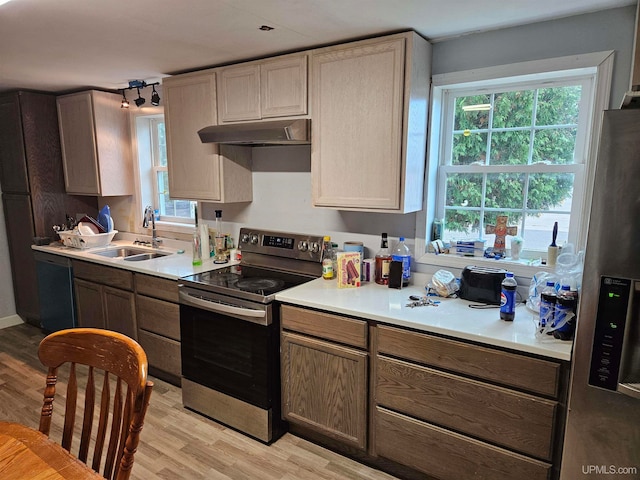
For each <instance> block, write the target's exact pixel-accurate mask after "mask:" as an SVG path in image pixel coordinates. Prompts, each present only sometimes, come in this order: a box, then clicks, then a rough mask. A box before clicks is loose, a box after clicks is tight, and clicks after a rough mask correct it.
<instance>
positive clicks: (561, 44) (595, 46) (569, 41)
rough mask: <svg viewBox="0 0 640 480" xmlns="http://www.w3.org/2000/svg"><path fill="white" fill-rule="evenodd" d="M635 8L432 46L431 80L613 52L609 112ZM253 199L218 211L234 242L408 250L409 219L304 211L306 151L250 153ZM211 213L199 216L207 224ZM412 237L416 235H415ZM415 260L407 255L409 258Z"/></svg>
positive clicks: (624, 80)
mask: <svg viewBox="0 0 640 480" xmlns="http://www.w3.org/2000/svg"><path fill="white" fill-rule="evenodd" d="M634 24H635V7H633V6H632V7H624V8H617V9H612V10H606V11H602V12H598V13H592V14H587V15H579V16H575V17H568V18H563V19H559V20H554V21H549V22H540V23H535V24H530V25H525V26H521V27H517V28H507V29H502V30H496V31H491V32H485V33H477V34H471V35H466V36H462V37H459V38H454V39H450V40H446V41H442V42H438V43H435V44H434V49H433V73H434V74H439V73H450V72H455V71H462V70H469V69H473V68H479V67H487V66H494V65H502V64H508V63H517V62H524V61H530V60H539V59H545V58H553V57H561V56H566V55H572V54H579V53H591V52H599V51H605V50H615V51H616V56H615V62H614V63H615V64H614V78H613V82H614V83H613V89H612V94H611V105H612V107H615V108H617V107H618V106H619V105H620V101H621V100H622V95H623V93H624V92H625V91H626V90H627V89H628V83H629V75H630V63H631V60H630V59H631V51H632V43H633V31H634ZM253 161H254V168H253V170H254V174H253V181H254V190H253V191H254V200H253V202H252V203H249V204H242V205H228V206H224V208H223V219H224V221H225V223H226V228H227V229H228V230H229V231H230V232H231V233H232V234H233V235H234V236H236V238H237V232H238V230H239V228H240V227H241V226H250V227H255V228H265V227H268V228H272V229H275V230H284V231H297V232H302V233H317V234H328V235H331V236H332V238H333V239H334V241H337V243H338V244H342V242H344V241H347V240H361V241H363V242H364V243H365V246H366V247H367V249H368V253H369V254H375V251H376V250H377V249H378V247H379V235H380V233H381V232H388V233H389V235H390V237H392V238H393V240H395V239H397V237H399V236H401V235H403V236H405V237H408V238H409V242H408V243H409V245H410V246H411V247H412V249H413V242H414V237H415V235H416V231H415V230H416V216H417V215H421V213H417V214H416V213H412V214H406V215H393V214H374V213H356V212H346V211H337V210H329V209H323V208H313V207H311V176H310V171H311V167H310V150H309V147H265V148H254V150H253ZM214 210H215V207H214V206H213V205H209V206H205V208H204V212H202V213H203V216H204V218H205V219H208V220H213V218H214ZM418 235H420V232H418ZM414 253H415V252H414Z"/></svg>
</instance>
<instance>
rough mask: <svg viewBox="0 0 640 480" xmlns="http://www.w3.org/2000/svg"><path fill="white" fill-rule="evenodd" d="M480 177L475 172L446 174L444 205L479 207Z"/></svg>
mask: <svg viewBox="0 0 640 480" xmlns="http://www.w3.org/2000/svg"><path fill="white" fill-rule="evenodd" d="M482 178H483V176H482V175H481V174H477V173H454V174H450V175H447V200H446V205H447V206H452V207H480V206H481V205H482Z"/></svg>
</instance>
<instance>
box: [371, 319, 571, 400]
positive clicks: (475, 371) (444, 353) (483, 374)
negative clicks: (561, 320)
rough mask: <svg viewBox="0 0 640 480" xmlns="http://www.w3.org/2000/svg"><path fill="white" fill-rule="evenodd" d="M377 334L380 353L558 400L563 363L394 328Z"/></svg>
mask: <svg viewBox="0 0 640 480" xmlns="http://www.w3.org/2000/svg"><path fill="white" fill-rule="evenodd" d="M377 332H378V351H379V352H380V353H386V354H389V355H393V356H396V357H400V358H403V359H406V360H413V361H415V362H420V363H425V364H427V365H432V366H435V367H439V368H443V369H446V370H450V371H453V372H458V373H462V374H465V375H471V376H474V377H477V378H481V379H484V380H490V381H492V382H497V383H502V384H504V385H509V386H513V387H518V388H522V389H525V390H529V391H531V392H534V393H541V394H544V395H550V396H552V397H554V398H557V396H558V383H559V378H560V367H561V366H560V364H559V363H556V362H552V361H547V360H541V359H537V358H531V357H525V356H524V355H518V354H515V353H508V352H502V351H500V350H494V349H491V348H486V347H480V346H476V345H471V344H466V343H462V342H458V341H455V340H448V339H444V338H439V337H433V336H430V335H425V334H421V333H416V332H410V331H407V330H401V329H398V328H393V327H386V326H379V327H378V329H377Z"/></svg>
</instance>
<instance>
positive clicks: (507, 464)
mask: <svg viewBox="0 0 640 480" xmlns="http://www.w3.org/2000/svg"><path fill="white" fill-rule="evenodd" d="M375 429H376V431H375V442H376V452H377V454H378V455H379V456H382V457H385V458H388V459H389V460H393V461H395V462H398V463H401V464H403V465H407V466H409V467H412V468H414V469H416V470H419V471H421V472H424V473H426V474H428V475H432V476H434V477H437V478H438V479H440V480H460V479H463V478H473V479H474V480H523V479H527V480H547V479H548V478H549V475H550V473H551V465H550V464H548V463H546V462H541V461H539V460H534V459H531V458H528V457H525V456H524V455H519V454H517V453H513V452H510V451H508V450H504V449H502V448H499V447H495V446H493V445H489V444H486V443H483V442H481V441H479V440H474V439H472V438H468V437H465V436H464V435H460V434H457V433H453V432H450V431H448V430H445V429H442V428H439V427H436V426H434V425H431V424H428V423H426V422H421V421H419V420H415V419H413V418H409V417H406V416H404V415H402V414H400V413H395V412H391V411H389V410H386V409H384V408H380V407H378V408H377V409H376V413H375Z"/></svg>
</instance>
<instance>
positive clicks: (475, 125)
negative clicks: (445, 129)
mask: <svg viewBox="0 0 640 480" xmlns="http://www.w3.org/2000/svg"><path fill="white" fill-rule="evenodd" d="M490 101H491V96H490V95H489V94H487V95H472V96H470V97H457V98H456V112H455V121H454V126H453V129H454V130H482V129H487V128H489V113H490V111H489V110H468V111H465V110H463V109H462V108H463V107H465V106H466V107H470V106H472V105H486V104H489V103H490Z"/></svg>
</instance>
